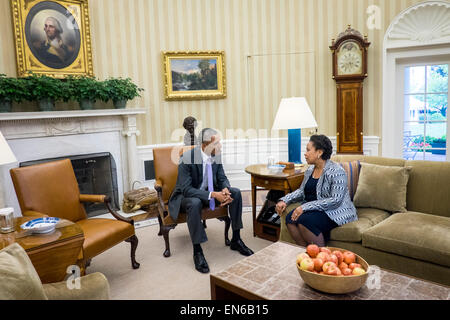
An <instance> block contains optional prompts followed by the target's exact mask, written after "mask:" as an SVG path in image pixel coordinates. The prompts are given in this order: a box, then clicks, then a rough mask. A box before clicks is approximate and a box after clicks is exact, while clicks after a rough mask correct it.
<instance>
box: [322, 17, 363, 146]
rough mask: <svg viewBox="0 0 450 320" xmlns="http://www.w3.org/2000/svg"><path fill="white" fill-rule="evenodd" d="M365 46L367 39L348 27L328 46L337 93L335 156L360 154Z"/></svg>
mask: <svg viewBox="0 0 450 320" xmlns="http://www.w3.org/2000/svg"><path fill="white" fill-rule="evenodd" d="M369 46H370V42H368V41H367V36H366V37H363V36H362V35H361V33H360V32H358V31H357V30H354V29H352V28H351V26H350V25H349V26H348V28H347V30H346V31H344V32H342V33H341V34H339V36H338V37H337V39H336V40H335V39H333V41H332V44H331V46H330V49H331V51H332V53H333V79H334V80H335V81H336V90H337V101H336V102H337V103H336V105H337V110H336V111H337V137H336V140H337V153H353V154H362V153H363V103H364V99H363V83H364V79H365V78H366V77H367V51H368V48H369Z"/></svg>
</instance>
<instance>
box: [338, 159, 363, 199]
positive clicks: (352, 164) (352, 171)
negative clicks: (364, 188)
mask: <svg viewBox="0 0 450 320" xmlns="http://www.w3.org/2000/svg"><path fill="white" fill-rule="evenodd" d="M338 163H339V165H340V166H341V167H342V168H343V169H344V171H345V173H346V174H347V187H348V193H349V195H350V199H351V200H352V201H353V197H354V196H355V193H356V189H357V187H358V180H359V171H360V169H361V163H360V161H359V160H354V161H346V162H338Z"/></svg>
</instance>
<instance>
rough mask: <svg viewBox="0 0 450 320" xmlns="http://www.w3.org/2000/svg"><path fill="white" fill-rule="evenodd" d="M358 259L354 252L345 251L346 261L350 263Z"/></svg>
mask: <svg viewBox="0 0 450 320" xmlns="http://www.w3.org/2000/svg"><path fill="white" fill-rule="evenodd" d="M355 261H356V256H355V254H354V253H353V252H350V251H345V252H344V262H345V263H346V264H348V265H350V263H353V262H355Z"/></svg>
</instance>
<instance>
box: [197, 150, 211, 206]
mask: <svg viewBox="0 0 450 320" xmlns="http://www.w3.org/2000/svg"><path fill="white" fill-rule="evenodd" d="M200 151H201V153H202V163H203V176H202V177H203V181H202V185H201V186H200V190H208V176H206V177H205V173H206V163H207V162H208V161H210V162H211V165H212V163H213V159H212V157H210V156H208V155H207V154H206V153H204V152H203V150H201V149H200ZM211 194H212V192H210V193H209V196H208V200H210V199H211Z"/></svg>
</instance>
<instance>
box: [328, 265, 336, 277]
mask: <svg viewBox="0 0 450 320" xmlns="http://www.w3.org/2000/svg"><path fill="white" fill-rule="evenodd" d="M338 270H339V268H338V267H336V265H330V266H329V267H328V269H327V271H325V273H326V274H327V275H329V276H337V275H338Z"/></svg>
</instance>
